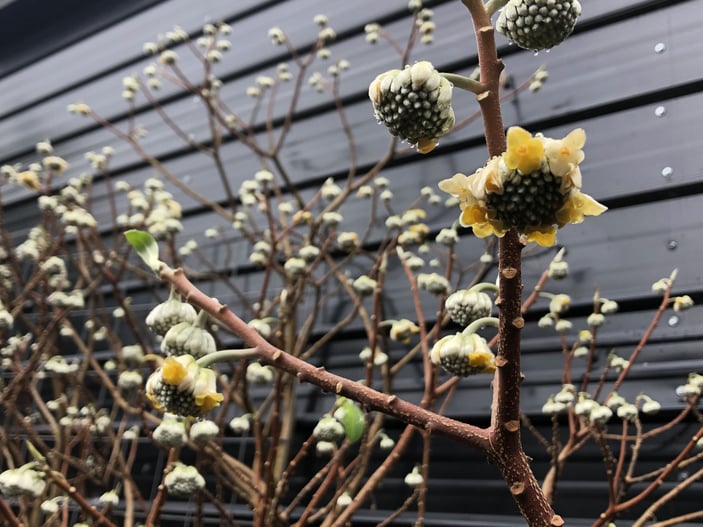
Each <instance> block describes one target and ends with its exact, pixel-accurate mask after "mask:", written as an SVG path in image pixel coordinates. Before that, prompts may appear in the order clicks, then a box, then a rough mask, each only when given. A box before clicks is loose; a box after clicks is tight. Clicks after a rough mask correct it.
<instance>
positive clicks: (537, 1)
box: [496, 0, 581, 51]
mask: <svg viewBox="0 0 703 527" xmlns="http://www.w3.org/2000/svg"><path fill="white" fill-rule="evenodd" d="M580 14H581V4H579V2H578V0H510V1H509V2H508V3H507V5H506V6H505V7H504V8H503V9H502V10H501V11H500V15H499V17H498V21H497V22H496V30H497V31H498V32H499V33H500V34H502V35H504V36H505V37H506V38H509V39H510V40H511V41H513V42H515V44H517V45H518V46H520V47H521V48H524V49H531V50H533V51H540V50H543V49H547V50H549V49H551V48H553V47H554V46H556V45H558V44H561V43H562V42H563V41H564V40H565V39H566V37H568V36H569V35H570V34H571V32H572V31H573V30H574V26H575V25H576V20H577V19H578V17H579V15H580Z"/></svg>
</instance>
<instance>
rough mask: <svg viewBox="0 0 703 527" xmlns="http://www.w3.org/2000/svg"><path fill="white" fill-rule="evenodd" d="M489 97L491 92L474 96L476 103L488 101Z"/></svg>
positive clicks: (487, 91)
mask: <svg viewBox="0 0 703 527" xmlns="http://www.w3.org/2000/svg"><path fill="white" fill-rule="evenodd" d="M490 96H491V90H486V91H484V92H481V93H479V94H478V95H477V96H476V100H477V101H478V102H481V101H484V100H486V99H488V98H489V97H490Z"/></svg>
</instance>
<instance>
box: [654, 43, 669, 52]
mask: <svg viewBox="0 0 703 527" xmlns="http://www.w3.org/2000/svg"><path fill="white" fill-rule="evenodd" d="M664 51H666V44H664V43H663V42H657V43H656V45H655V46H654V53H664Z"/></svg>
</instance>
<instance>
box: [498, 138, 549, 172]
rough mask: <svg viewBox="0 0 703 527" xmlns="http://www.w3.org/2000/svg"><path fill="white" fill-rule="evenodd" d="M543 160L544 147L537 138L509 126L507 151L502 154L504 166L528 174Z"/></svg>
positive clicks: (537, 167)
mask: <svg viewBox="0 0 703 527" xmlns="http://www.w3.org/2000/svg"><path fill="white" fill-rule="evenodd" d="M543 158H544V145H543V144H542V141H541V140H540V139H538V138H535V137H532V134H530V132H528V131H527V130H525V129H524V128H520V127H519V126H511V127H510V128H509V129H508V134H507V150H506V152H505V153H504V154H503V160H504V162H505V166H507V167H508V168H509V169H510V170H514V169H517V170H519V171H520V172H521V173H523V174H529V173H531V172H534V171H535V170H537V169H539V167H540V166H541V165H542V159H543Z"/></svg>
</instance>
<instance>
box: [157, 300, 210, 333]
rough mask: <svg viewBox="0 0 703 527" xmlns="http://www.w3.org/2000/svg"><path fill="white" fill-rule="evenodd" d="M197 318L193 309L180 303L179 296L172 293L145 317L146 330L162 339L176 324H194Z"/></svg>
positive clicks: (184, 303)
mask: <svg viewBox="0 0 703 527" xmlns="http://www.w3.org/2000/svg"><path fill="white" fill-rule="evenodd" d="M197 318H198V315H197V313H196V312H195V308H194V307H193V306H191V305H190V304H188V303H186V302H181V299H180V295H178V294H177V293H172V295H171V296H169V298H168V300H166V301H165V302H162V303H161V304H159V305H157V306H156V307H154V309H152V310H151V312H149V314H148V315H147V317H146V325H147V326H148V328H149V329H150V330H151V331H153V332H154V333H156V334H157V335H161V336H162V337H163V336H164V335H165V334H166V332H168V330H169V329H171V328H172V327H173V326H175V325H176V324H179V323H181V322H189V323H191V324H192V323H194V322H195V320H196V319H197Z"/></svg>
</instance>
